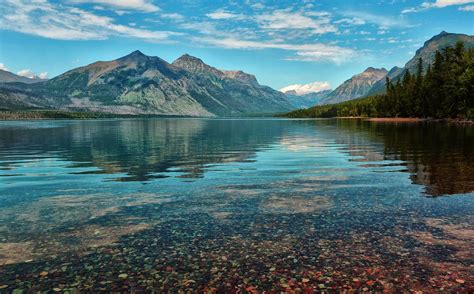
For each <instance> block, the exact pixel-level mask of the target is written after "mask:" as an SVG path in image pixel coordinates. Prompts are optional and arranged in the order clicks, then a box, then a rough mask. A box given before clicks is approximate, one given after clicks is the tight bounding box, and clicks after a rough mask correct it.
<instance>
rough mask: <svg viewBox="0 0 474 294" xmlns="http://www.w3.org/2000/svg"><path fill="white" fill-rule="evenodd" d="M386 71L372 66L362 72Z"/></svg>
mask: <svg viewBox="0 0 474 294" xmlns="http://www.w3.org/2000/svg"><path fill="white" fill-rule="evenodd" d="M386 71H387V70H386V69H385V68H384V67H382V68H375V67H372V66H369V67H368V68H367V69H366V70H364V72H367V73H371V72H386Z"/></svg>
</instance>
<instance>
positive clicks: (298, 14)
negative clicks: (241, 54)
mask: <svg viewBox="0 0 474 294" xmlns="http://www.w3.org/2000/svg"><path fill="white" fill-rule="evenodd" d="M255 20H256V21H257V23H258V24H259V26H260V28H262V29H269V30H307V31H308V32H310V33H313V34H326V33H333V32H337V27H336V26H334V25H333V24H332V23H331V17H330V14H329V13H327V12H304V11H291V10H290V9H282V10H276V11H272V12H268V13H264V14H260V15H257V16H256V17H255Z"/></svg>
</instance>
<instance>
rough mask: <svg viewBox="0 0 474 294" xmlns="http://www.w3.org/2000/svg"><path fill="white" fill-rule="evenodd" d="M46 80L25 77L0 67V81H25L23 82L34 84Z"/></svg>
mask: <svg viewBox="0 0 474 294" xmlns="http://www.w3.org/2000/svg"><path fill="white" fill-rule="evenodd" d="M44 81H47V80H46V79H40V78H33V79H31V78H27V77H23V76H19V75H16V74H14V73H12V72H9V71H6V70H3V69H0V83H25V84H34V83H39V82H44Z"/></svg>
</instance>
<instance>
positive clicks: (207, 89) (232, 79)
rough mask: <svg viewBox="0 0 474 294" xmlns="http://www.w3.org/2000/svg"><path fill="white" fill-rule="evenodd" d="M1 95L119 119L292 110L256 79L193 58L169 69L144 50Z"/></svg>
mask: <svg viewBox="0 0 474 294" xmlns="http://www.w3.org/2000/svg"><path fill="white" fill-rule="evenodd" d="M0 93H1V94H2V97H3V99H4V100H7V99H8V96H9V95H10V96H11V97H14V98H15V99H14V100H15V101H16V102H15V103H16V104H15V105H17V104H18V103H17V102H19V101H21V99H20V97H22V99H23V100H25V101H24V102H25V103H24V104H25V105H27V106H28V107H31V106H32V105H34V106H36V107H39V108H41V107H48V108H55V109H63V110H64V109H65V110H74V111H100V112H107V113H117V114H160V115H187V116H229V115H230V116H232V115H245V114H254V113H263V112H268V113H272V112H274V113H276V112H283V111H287V110H290V109H292V106H291V104H290V102H289V101H288V100H287V99H286V96H285V95H284V94H282V93H280V92H278V91H276V90H274V89H272V88H270V87H267V86H263V85H260V84H259V83H258V82H257V80H256V78H255V76H253V75H250V74H247V73H244V72H242V71H221V70H218V69H216V68H214V67H212V66H210V65H207V64H206V63H204V62H203V61H202V60H201V59H199V58H197V57H194V56H191V55H188V54H185V55H183V56H181V57H180V58H178V59H177V60H175V61H174V62H173V63H168V62H166V61H165V60H163V59H161V58H159V57H157V56H148V55H145V54H143V53H142V52H140V51H138V50H137V51H133V52H131V53H130V54H128V55H125V56H123V57H120V58H118V59H115V60H111V61H97V62H94V63H91V64H89V65H86V66H82V67H78V68H75V69H72V70H69V71H67V72H65V73H63V74H61V75H59V76H57V77H55V78H53V79H51V80H49V81H47V82H45V83H41V85H38V86H35V87H34V86H23V87H19V86H17V87H14V86H8V87H7V86H4V87H3V88H2V89H0ZM20 93H23V95H20ZM5 97H6V98H5ZM39 98H41V99H39ZM38 101H42V102H41V103H39V104H38V103H37V102H38ZM0 103H1V101H0ZM3 104H4V105H3V107H6V105H8V104H9V103H3ZM0 106H2V105H1V104H0Z"/></svg>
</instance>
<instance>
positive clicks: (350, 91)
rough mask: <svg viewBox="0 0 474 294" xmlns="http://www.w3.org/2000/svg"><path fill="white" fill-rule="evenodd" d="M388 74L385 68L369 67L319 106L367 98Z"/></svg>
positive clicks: (338, 88) (320, 102) (345, 83)
mask: <svg viewBox="0 0 474 294" xmlns="http://www.w3.org/2000/svg"><path fill="white" fill-rule="evenodd" d="M387 73H388V72H387V70H386V69H385V68H381V69H377V68H373V67H369V68H367V69H366V70H364V71H363V72H362V73H360V74H357V75H355V76H353V77H351V78H350V79H348V80H347V81H345V82H344V83H342V84H341V85H340V86H339V87H337V88H336V89H335V90H334V91H333V92H331V93H330V94H329V95H327V96H326V97H325V98H324V99H322V100H321V101H319V103H318V104H320V105H322V104H334V103H339V102H344V101H348V100H352V99H356V98H359V97H362V96H365V95H367V93H368V92H369V90H370V89H371V88H372V86H373V85H374V84H375V83H376V82H377V81H379V80H382V79H384V78H385V76H386V75H387Z"/></svg>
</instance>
